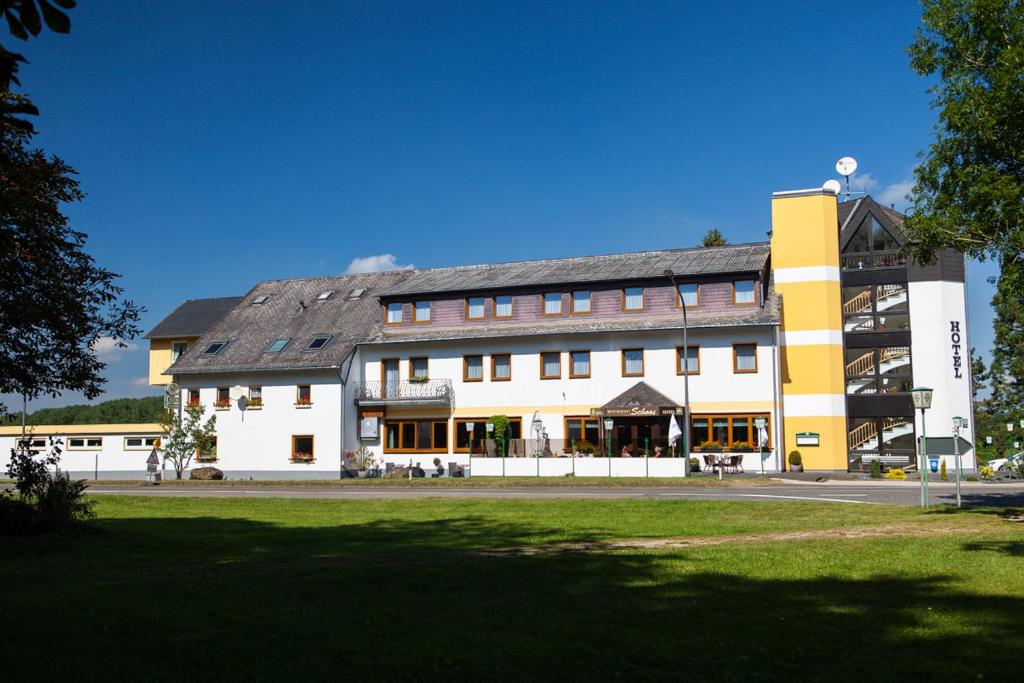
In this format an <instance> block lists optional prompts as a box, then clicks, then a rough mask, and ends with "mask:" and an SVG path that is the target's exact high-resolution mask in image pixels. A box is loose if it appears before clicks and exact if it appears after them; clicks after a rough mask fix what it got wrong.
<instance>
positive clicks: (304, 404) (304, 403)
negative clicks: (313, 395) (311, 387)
mask: <svg viewBox="0 0 1024 683" xmlns="http://www.w3.org/2000/svg"><path fill="white" fill-rule="evenodd" d="M312 405H313V402H312V401H310V400H309V399H308V398H300V399H298V400H297V401H295V407H296V408H309V407H310V406H312Z"/></svg>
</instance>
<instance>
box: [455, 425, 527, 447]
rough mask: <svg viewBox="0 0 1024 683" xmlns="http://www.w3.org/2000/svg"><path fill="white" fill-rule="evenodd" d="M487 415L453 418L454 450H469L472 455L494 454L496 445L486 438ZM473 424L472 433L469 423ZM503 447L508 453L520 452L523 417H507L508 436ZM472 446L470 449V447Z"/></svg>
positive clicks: (522, 445)
mask: <svg viewBox="0 0 1024 683" xmlns="http://www.w3.org/2000/svg"><path fill="white" fill-rule="evenodd" d="M489 419H490V418H489V417H460V418H457V419H456V420H455V450H456V451H460V452H461V451H465V452H471V453H473V454H474V455H484V454H485V453H486V454H487V455H496V454H497V452H496V448H497V445H496V444H495V443H494V440H493V439H489V438H488V434H487V421H488V420H489ZM470 423H472V424H473V430H472V434H471V433H470V429H469V424H470ZM506 438H507V442H506V444H505V447H506V448H507V449H508V451H509V453H510V454H511V453H516V452H518V453H520V454H521V453H522V448H523V447H524V444H523V443H522V439H523V419H522V418H521V417H510V418H508V436H507V437H506ZM470 447H472V450H471V449H470Z"/></svg>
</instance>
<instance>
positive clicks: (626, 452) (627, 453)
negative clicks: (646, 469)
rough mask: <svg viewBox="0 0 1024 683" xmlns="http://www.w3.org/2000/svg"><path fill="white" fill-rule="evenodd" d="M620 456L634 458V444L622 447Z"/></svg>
mask: <svg viewBox="0 0 1024 683" xmlns="http://www.w3.org/2000/svg"><path fill="white" fill-rule="evenodd" d="M619 457H620V458H632V457H633V452H632V446H630V444H626V445H625V446H623V447H622V453H621V454H619Z"/></svg>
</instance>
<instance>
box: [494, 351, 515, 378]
mask: <svg viewBox="0 0 1024 683" xmlns="http://www.w3.org/2000/svg"><path fill="white" fill-rule="evenodd" d="M510 379H512V354H509V353H494V354H491V380H492V381H495V382H505V381H508V380H510Z"/></svg>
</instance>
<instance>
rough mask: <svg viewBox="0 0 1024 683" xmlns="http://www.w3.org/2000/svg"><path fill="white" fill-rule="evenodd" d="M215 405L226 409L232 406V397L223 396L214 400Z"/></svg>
mask: <svg viewBox="0 0 1024 683" xmlns="http://www.w3.org/2000/svg"><path fill="white" fill-rule="evenodd" d="M213 407H214V408H216V409H217V410H225V409H227V408H230V407H231V399H228V398H222V399H219V400H216V401H214V402H213Z"/></svg>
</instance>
